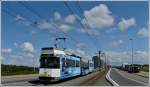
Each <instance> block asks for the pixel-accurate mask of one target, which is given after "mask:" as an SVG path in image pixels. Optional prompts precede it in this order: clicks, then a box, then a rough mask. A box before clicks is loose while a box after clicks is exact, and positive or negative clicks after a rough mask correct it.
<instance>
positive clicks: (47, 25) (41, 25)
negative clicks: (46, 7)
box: [38, 21, 53, 30]
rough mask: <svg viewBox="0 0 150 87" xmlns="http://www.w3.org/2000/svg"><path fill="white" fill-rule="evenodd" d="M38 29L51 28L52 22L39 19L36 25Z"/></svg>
mask: <svg viewBox="0 0 150 87" xmlns="http://www.w3.org/2000/svg"><path fill="white" fill-rule="evenodd" d="M38 27H39V28H40V29H48V30H49V29H53V24H52V23H50V22H47V21H41V22H40V23H39V25H38Z"/></svg>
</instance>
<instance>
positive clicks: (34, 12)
mask: <svg viewBox="0 0 150 87" xmlns="http://www.w3.org/2000/svg"><path fill="white" fill-rule="evenodd" d="M19 3H21V2H19ZM21 5H23V6H24V7H25V8H26V9H27V10H29V11H30V12H32V13H33V14H35V15H36V16H38V17H39V18H41V19H42V20H43V19H44V20H46V22H48V23H51V24H53V26H55V28H56V30H60V29H59V27H58V26H57V25H56V24H55V23H53V22H49V21H48V20H47V19H45V18H44V17H43V16H41V15H40V14H38V13H37V12H36V11H34V10H33V8H32V7H31V6H30V7H28V6H26V5H25V4H23V3H21ZM60 31H61V30H60ZM61 32H62V33H63V34H65V35H66V36H68V37H70V38H71V40H73V41H74V42H75V43H79V42H78V41H77V40H76V39H74V38H73V37H72V36H70V35H68V34H67V33H66V32H63V31H61Z"/></svg>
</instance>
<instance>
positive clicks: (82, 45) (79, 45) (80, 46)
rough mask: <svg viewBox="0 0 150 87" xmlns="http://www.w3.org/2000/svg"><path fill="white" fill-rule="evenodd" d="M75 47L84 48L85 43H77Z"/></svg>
mask: <svg viewBox="0 0 150 87" xmlns="http://www.w3.org/2000/svg"><path fill="white" fill-rule="evenodd" d="M76 47H77V48H84V47H85V44H84V43H77V45H76Z"/></svg>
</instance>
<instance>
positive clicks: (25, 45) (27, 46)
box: [20, 42, 35, 53]
mask: <svg viewBox="0 0 150 87" xmlns="http://www.w3.org/2000/svg"><path fill="white" fill-rule="evenodd" d="M20 47H21V48H22V49H23V51H25V52H29V53H34V51H35V50H34V47H33V45H32V43H30V42H24V43H23V44H21V45H20Z"/></svg>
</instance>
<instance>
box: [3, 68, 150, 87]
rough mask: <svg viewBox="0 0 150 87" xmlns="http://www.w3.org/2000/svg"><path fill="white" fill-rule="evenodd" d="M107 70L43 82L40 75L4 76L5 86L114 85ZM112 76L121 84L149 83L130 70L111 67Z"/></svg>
mask: <svg viewBox="0 0 150 87" xmlns="http://www.w3.org/2000/svg"><path fill="white" fill-rule="evenodd" d="M106 74H107V71H105V70H101V71H97V72H93V73H91V74H88V75H86V76H80V77H73V78H70V79H66V80H63V81H58V82H53V83H47V84H43V83H41V82H40V81H39V80H38V75H22V76H10V77H2V85H3V86H43V85H48V86H112V83H110V82H109V81H108V80H106V78H105V76H106ZM109 76H110V78H111V79H112V80H113V81H115V82H116V83H117V84H118V85H120V86H145V85H148V81H149V79H148V78H145V77H142V76H138V75H136V74H130V73H128V72H125V71H122V70H119V69H115V68H111V69H110V75H109Z"/></svg>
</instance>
